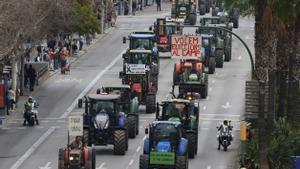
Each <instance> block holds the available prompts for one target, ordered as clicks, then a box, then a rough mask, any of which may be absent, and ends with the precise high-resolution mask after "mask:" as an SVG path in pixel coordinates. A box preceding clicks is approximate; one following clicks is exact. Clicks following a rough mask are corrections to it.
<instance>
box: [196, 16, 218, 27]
mask: <svg viewBox="0 0 300 169" xmlns="http://www.w3.org/2000/svg"><path fill="white" fill-rule="evenodd" d="M219 23H221V20H220V17H216V16H212V17H203V18H201V19H200V25H201V26H207V25H208V24H219Z"/></svg>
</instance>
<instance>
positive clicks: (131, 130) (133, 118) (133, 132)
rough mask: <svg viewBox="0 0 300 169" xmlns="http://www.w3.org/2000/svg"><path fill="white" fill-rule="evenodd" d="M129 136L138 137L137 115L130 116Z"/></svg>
mask: <svg viewBox="0 0 300 169" xmlns="http://www.w3.org/2000/svg"><path fill="white" fill-rule="evenodd" d="M127 121H128V136H129V138H135V137H136V130H137V128H136V126H137V125H136V116H132V115H131V116H128V118H127Z"/></svg>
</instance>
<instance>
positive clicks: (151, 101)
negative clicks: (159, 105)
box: [146, 94, 156, 113]
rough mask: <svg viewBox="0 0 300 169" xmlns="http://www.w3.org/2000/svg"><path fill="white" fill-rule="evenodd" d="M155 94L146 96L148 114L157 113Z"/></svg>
mask: <svg viewBox="0 0 300 169" xmlns="http://www.w3.org/2000/svg"><path fill="white" fill-rule="evenodd" d="M155 109H156V107H155V94H154V95H147V96H146V113H154V112H155Z"/></svg>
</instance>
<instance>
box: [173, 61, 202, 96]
mask: <svg viewBox="0 0 300 169" xmlns="http://www.w3.org/2000/svg"><path fill="white" fill-rule="evenodd" d="M204 70H205V67H204V64H203V63H202V60H201V59H200V58H188V59H181V60H180V62H179V63H175V65H174V72H173V85H178V86H179V95H185V94H186V93H187V92H196V93H199V94H200V95H201V98H206V96H207V88H208V75H207V74H206V73H205V72H204Z"/></svg>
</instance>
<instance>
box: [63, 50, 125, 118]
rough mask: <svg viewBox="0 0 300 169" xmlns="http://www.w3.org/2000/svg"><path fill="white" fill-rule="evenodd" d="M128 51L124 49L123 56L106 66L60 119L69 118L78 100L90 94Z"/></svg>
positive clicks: (120, 55)
mask: <svg viewBox="0 0 300 169" xmlns="http://www.w3.org/2000/svg"><path fill="white" fill-rule="evenodd" d="M126 50H127V49H124V50H123V51H122V52H121V54H119V55H118V56H117V57H116V58H115V59H114V60H113V61H112V62H110V64H109V65H108V66H106V67H105V68H104V69H103V70H102V71H101V72H100V73H99V74H98V75H97V76H96V78H95V79H94V80H93V81H91V82H90V84H89V85H88V86H87V87H86V88H85V89H84V90H83V91H82V92H81V93H80V94H79V96H78V97H77V98H76V99H75V100H74V101H73V103H72V104H71V105H70V107H69V108H67V111H66V112H64V114H62V115H61V116H60V118H66V117H68V115H69V114H70V113H71V111H72V110H73V109H74V108H75V107H76V104H77V100H78V99H80V98H82V97H84V95H86V93H88V92H89V91H90V90H91V89H92V88H93V86H94V85H95V84H96V83H97V81H98V80H99V79H100V78H101V77H102V76H103V75H104V73H105V72H107V71H108V70H109V69H110V68H111V67H112V66H113V65H115V64H116V63H117V61H118V60H119V59H120V58H122V54H123V53H124V52H126Z"/></svg>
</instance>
